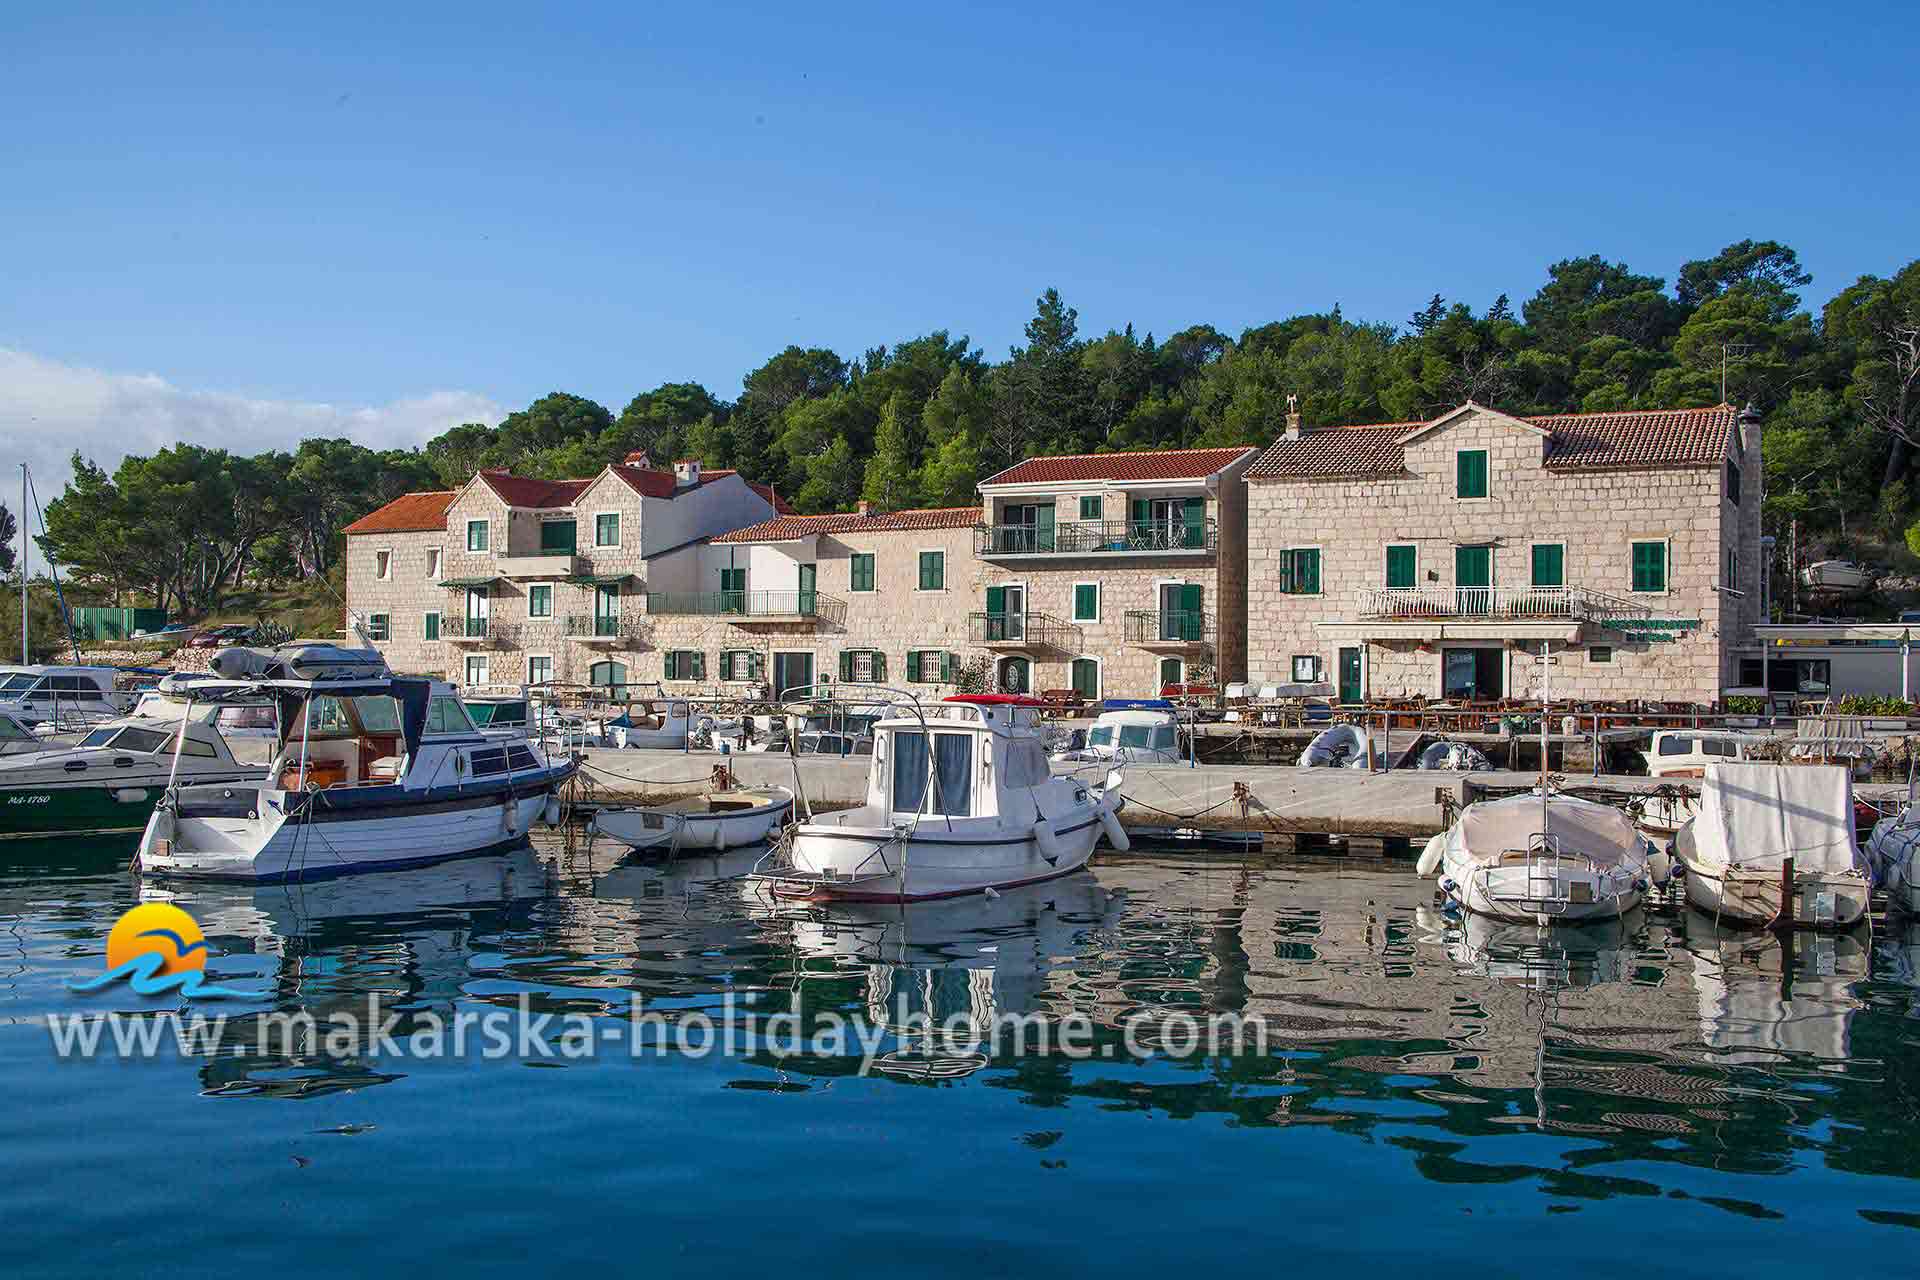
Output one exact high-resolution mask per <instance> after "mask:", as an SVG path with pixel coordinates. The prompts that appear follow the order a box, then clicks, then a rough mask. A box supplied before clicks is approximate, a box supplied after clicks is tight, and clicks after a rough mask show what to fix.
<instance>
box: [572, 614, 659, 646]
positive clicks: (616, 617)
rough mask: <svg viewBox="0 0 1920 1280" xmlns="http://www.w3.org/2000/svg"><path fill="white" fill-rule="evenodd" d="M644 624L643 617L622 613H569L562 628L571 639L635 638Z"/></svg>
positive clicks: (642, 632)
mask: <svg viewBox="0 0 1920 1280" xmlns="http://www.w3.org/2000/svg"><path fill="white" fill-rule="evenodd" d="M646 626H647V624H646V620H645V619H644V618H638V617H627V616H626V615H624V614H599V613H570V614H568V615H567V617H566V620H565V623H564V630H565V631H566V634H567V637H568V638H569V639H572V640H637V639H640V638H641V637H642V636H643V635H645V634H646Z"/></svg>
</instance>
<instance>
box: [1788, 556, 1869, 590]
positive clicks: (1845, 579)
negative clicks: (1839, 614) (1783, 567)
mask: <svg viewBox="0 0 1920 1280" xmlns="http://www.w3.org/2000/svg"><path fill="white" fill-rule="evenodd" d="M1870 576H1871V575H1869V574H1868V572H1867V571H1866V570H1865V569H1864V568H1862V567H1861V566H1859V565H1857V564H1855V563H1854V562H1853V561H1851V560H1816V561H1814V562H1813V563H1812V564H1810V565H1808V566H1807V567H1806V568H1804V569H1802V570H1801V571H1800V583H1801V585H1802V586H1805V587H1810V588H1812V589H1813V590H1815V591H1859V590H1861V589H1863V588H1864V587H1865V586H1866V585H1867V579H1868V578H1869V577H1870Z"/></svg>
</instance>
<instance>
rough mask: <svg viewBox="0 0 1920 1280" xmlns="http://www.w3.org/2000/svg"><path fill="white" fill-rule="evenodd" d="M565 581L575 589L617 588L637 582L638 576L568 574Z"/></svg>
mask: <svg viewBox="0 0 1920 1280" xmlns="http://www.w3.org/2000/svg"><path fill="white" fill-rule="evenodd" d="M566 581H568V582H571V583H572V584H573V585H574V586H576V587H617V586H619V585H620V584H621V583H623V582H638V581H640V577H639V575H638V574H632V573H599V574H595V573H570V574H568V575H567V577H566Z"/></svg>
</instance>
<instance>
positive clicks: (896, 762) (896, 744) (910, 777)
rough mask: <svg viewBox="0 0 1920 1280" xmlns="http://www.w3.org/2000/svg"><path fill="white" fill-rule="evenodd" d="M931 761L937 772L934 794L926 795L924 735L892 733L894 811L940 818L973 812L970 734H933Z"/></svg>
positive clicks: (962, 815)
mask: <svg viewBox="0 0 1920 1280" xmlns="http://www.w3.org/2000/svg"><path fill="white" fill-rule="evenodd" d="M933 754H934V763H935V766H936V768H937V769H938V771H939V780H938V784H937V785H936V786H935V787H934V791H933V795H932V796H931V797H929V796H928V795H927V783H928V777H927V772H928V771H927V735H926V734H924V733H919V732H917V731H916V732H908V733H896V734H894V735H893V811H894V812H895V813H919V812H921V811H922V807H923V805H924V808H925V811H926V812H927V813H929V814H935V815H938V816H942V817H951V818H964V817H966V816H967V815H968V814H970V813H972V812H973V768H972V766H973V735H972V734H970V733H936V734H934V735H933Z"/></svg>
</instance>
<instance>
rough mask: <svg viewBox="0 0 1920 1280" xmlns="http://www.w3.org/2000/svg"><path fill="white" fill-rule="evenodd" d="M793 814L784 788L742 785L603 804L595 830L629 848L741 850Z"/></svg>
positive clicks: (760, 841)
mask: <svg viewBox="0 0 1920 1280" xmlns="http://www.w3.org/2000/svg"><path fill="white" fill-rule="evenodd" d="M792 817H793V792H792V791H790V790H788V789H787V788H786V787H752V788H746V787H739V788H734V789H732V790H727V791H714V792H710V793H709V794H707V795H704V796H689V797H688V798H686V799H684V800H672V801H669V802H668V803H666V804H657V805H644V806H635V807H632V808H625V809H602V810H601V811H600V812H599V813H597V814H595V815H594V817H593V822H592V830H593V832H594V833H595V834H596V835H603V836H607V837H610V838H611V839H614V840H618V841H619V842H620V843H621V844H624V845H626V846H627V847H628V848H630V849H661V850H680V849H742V848H746V847H747V846H749V845H757V844H765V843H766V841H767V837H768V836H769V835H771V834H772V833H773V832H775V831H777V830H779V829H780V828H781V827H783V826H785V825H786V824H787V823H788V822H789V821H791V820H792Z"/></svg>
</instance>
